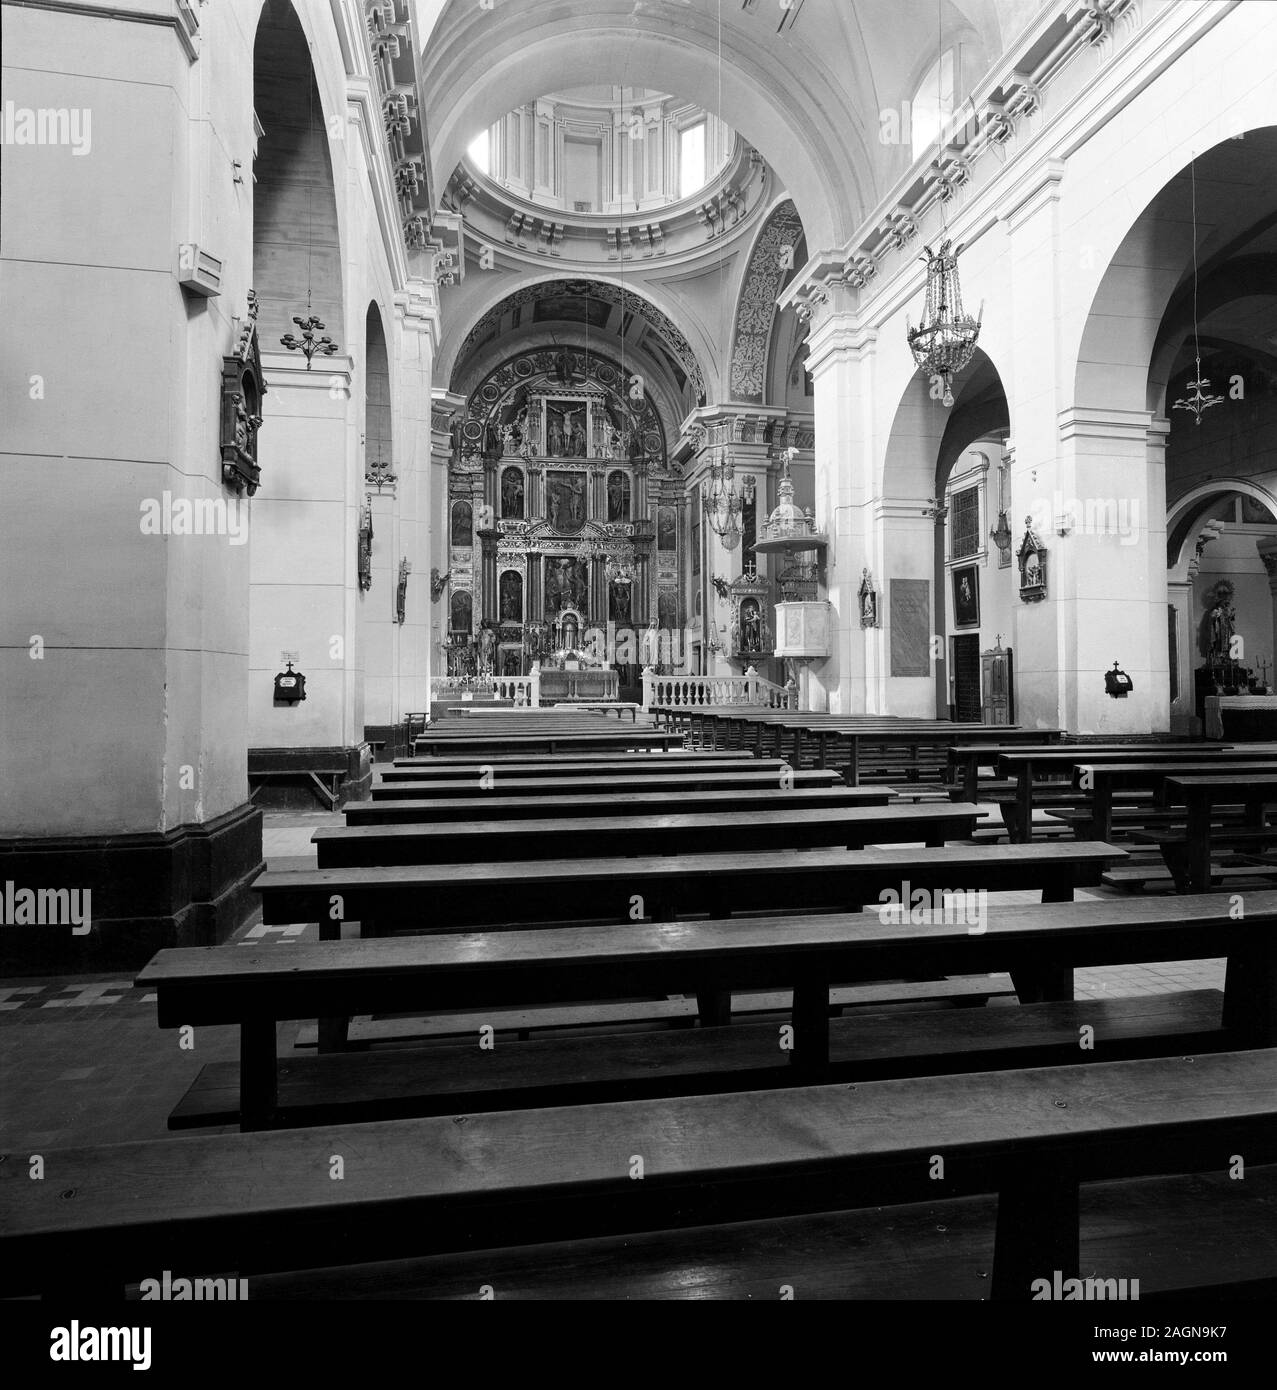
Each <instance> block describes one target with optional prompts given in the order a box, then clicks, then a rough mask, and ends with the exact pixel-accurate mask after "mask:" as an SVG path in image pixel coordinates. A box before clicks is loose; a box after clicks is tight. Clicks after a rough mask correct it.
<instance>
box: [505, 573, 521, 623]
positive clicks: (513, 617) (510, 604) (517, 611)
mask: <svg viewBox="0 0 1277 1390" xmlns="http://www.w3.org/2000/svg"><path fill="white" fill-rule="evenodd" d="M522 617H523V580H522V579H521V578H520V577H519V576H518V575H517V574H516V573H515V572H514V571H513V570H506V572H505V573H504V574H503V575H502V576H501V621H502V622H503V623H517V622H519V621H520V619H522Z"/></svg>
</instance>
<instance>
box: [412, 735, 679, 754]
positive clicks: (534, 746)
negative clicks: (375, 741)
mask: <svg viewBox="0 0 1277 1390" xmlns="http://www.w3.org/2000/svg"><path fill="white" fill-rule="evenodd" d="M682 746H683V735H682V734H676V733H670V732H669V731H668V730H656V729H635V730H633V731H623V730H619V729H617V730H614V731H612V732H609V733H594V732H591V733H582V732H578V733H553V732H549V731H547V732H545V733H527V734H502V733H497V732H495V731H494V732H492V733H486V732H485V733H464V734H444V733H440V732H438V731H437V730H427V731H426V732H425V733H424V734H418V735H417V739H416V742H415V744H414V748H415V749H416V751H417V752H418V753H425V754H428V755H435V754H440V755H446V754H448V753H449V752H453V753H460V752H465V753H487V752H493V753H515V752H541V753H557V752H561V751H562V752H567V751H571V750H587V751H588V750H590V749H599V748H617V749H630V748H657V749H662V750H664V749H668V748H681V747H682Z"/></svg>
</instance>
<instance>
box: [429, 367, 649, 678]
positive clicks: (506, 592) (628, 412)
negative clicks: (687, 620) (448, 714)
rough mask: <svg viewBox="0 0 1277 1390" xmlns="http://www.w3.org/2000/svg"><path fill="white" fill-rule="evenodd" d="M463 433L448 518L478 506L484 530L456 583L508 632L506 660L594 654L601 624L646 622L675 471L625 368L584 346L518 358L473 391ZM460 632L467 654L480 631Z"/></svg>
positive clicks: (512, 667)
mask: <svg viewBox="0 0 1277 1390" xmlns="http://www.w3.org/2000/svg"><path fill="white" fill-rule="evenodd" d="M461 440H462V445H461V457H460V459H458V460H456V461H455V462H454V464H453V467H452V468H451V470H450V472H449V506H450V512H449V515H450V516H451V514H452V510H451V509H452V508H454V507H455V506H456V504H457V503H458V502H468V503H469V504H470V506H471V508H472V509H473V513H474V516H475V518H476V525H475V529H474V534H473V544H472V545H470V546H464V545H456V544H453V545H452V546H451V547H450V554H449V562H450V565H451V567H452V571H453V588H454V591H457V592H465V593H468V594H470V595H471V596H472V600H473V612H474V616H475V621H474V627H475V629H476V634H481V633H482V632H483V631H484V630H487V629H491V630H492V631H493V632H494V634H495V636H496V650H495V652H494V653H493V665H494V668H495V669H496V670H497V671H498V672H499V673H501V674H526V673H527V672H528V671H529V670H530V669H531V666H532V664H533V663H534V662H540V663H541V664H542V666H543V667H547V668H548V667H551V666H555V665H560V664H563V663H565V662H570V661H572V660H581V659H582V654H581V650H580V643H581V641H582V640H583V639H584V637H585V634H586V633H587V631H588V630H589V629H592V628H605V627H606V626H607V625H608V624H609V623H612V624H615V626H616V627H617V628H625V627H632V628H636V629H638V628H643V627H646V626H647V624H648V622H649V620H650V618H651V616H653V615H654V612H655V608H656V566H655V564H654V563H653V562H654V556H655V545H656V512H657V499H658V497H659V496H660V494H661V491H662V488H661V484H662V483H663V482H664V481H666V480H667V479H668V477H669V476H670V471H669V469H668V467H667V462H666V453H665V431H664V428H663V426H662V423H661V419H660V416H659V414H658V412H657V410H656V407H655V405H654V404H653V403H652V401H651V400H650V399H649V398H646V397H643V396H640V397H638V398H637V399H631V397H630V393H629V390H628V388H627V378H626V377H625V376H624V375H623V373H622V372H621V370H620V369H619V367H617V366H616V365H615V364H613V363H611V362H609V361H607V360H606V359H604V358H600V357H598V356H596V355H594V354H588V355H587V354H585V353H581V352H574V351H549V350H545V351H537V352H530V353H526V354H523V355H521V356H519V357H515V358H513V359H511V360H509V361H507V362H506V363H504V364H503V365H502V366H501V367H500V368H498V369H497V370H496V371H495V372H493V373H492V374H491V375H490V376H489V377H488V378H487V379H486V380H485V381H484V382H483V383H482V384H481V385H480V386H479V388H478V389H477V390H476V391H475V392H474V393H473V394H472V395H471V397H470V400H469V402H468V405H467V409H466V415H465V419H464V422H463V424H462V427H461ZM649 488H650V492H649ZM484 507H490V508H491V509H492V520H491V523H490V528H489V529H485V528H484V526H483V525H482V524H481V521H480V518H481V517H482V515H483V508H484ZM464 538H465V537H464V536H461V535H459V536H457V537H455V538H454V537H452V536H450V540H453V539H458V540H460V539H464ZM451 640H452V645H453V649H454V651H455V650H456V649H457V648H461V647H465V646H467V645H474V644H475V643H476V642H477V640H478V636H477V635H476V637H474V638H467V636H466V635H465V634H462V633H460V632H456V633H453V634H452V635H451ZM622 659H624V658H622ZM452 660H453V664H456V665H458V666H460V665H463V664H466V660H467V659H466V658H465V657H463V656H461V655H460V654H459V653H458V654H457V655H456V656H454V657H453V659H452Z"/></svg>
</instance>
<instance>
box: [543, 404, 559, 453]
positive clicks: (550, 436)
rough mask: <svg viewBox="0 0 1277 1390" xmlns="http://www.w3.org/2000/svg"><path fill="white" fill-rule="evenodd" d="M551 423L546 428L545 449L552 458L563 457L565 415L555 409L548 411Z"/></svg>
mask: <svg viewBox="0 0 1277 1390" xmlns="http://www.w3.org/2000/svg"><path fill="white" fill-rule="evenodd" d="M547 415H548V421H549V423H548V424H547V425H546V429H545V451H546V453H547V454H549V455H550V457H551V458H556V459H557V458H562V457H563V417H562V416H561V415H559V414H557V413H556V412H555V411H549V412H548V413H547Z"/></svg>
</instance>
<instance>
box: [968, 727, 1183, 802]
mask: <svg viewBox="0 0 1277 1390" xmlns="http://www.w3.org/2000/svg"><path fill="white" fill-rule="evenodd" d="M1037 738H1038V736H1037V735H1034V736H1033V737H1032V738H1029V737H1024V736H1022V737H1020V738H1011V739H981V740H971V741H968V742H964V743H955V744H953V745H951V746H950V747H949V749H948V750H947V752H948V762H949V772H948V781H949V784H950V793H949V794H950V795H951V796H952V797H953V798H954V800H956V801H977V800H980V799H981V793H982V792H983V791H986V790H987V791H997V792H1001V791H1005V790H1007V787H1006V786H1005V785H1004V784H1001V783H1000V784H999V785H998V786H996V787H990V786H982V779H981V777H980V770H981V768H989V769H990V770H994V769H996V768H997V765H998V759H999V758H1000V757H1001V756H1002V754H1003V753H1019V754H1022V755H1024V754H1041V755H1047V754H1054V753H1071V752H1074V751H1075V750H1076V751H1077V752H1079V753H1082V754H1085V755H1086V758H1085V760H1086V761H1089V762H1100V761H1102V760H1103V756H1104V754H1105V753H1117V754H1121V755H1123V756H1124V755H1126V754H1127V753H1130V752H1132V751H1142V752H1145V753H1147V755H1148V757H1150V758H1156V757H1157V756H1158V755H1159V753H1160V752H1161V750H1163V749H1165V748H1180V747H1185V746H1187V745H1185V744H1184V743H1183V742H1182V741H1172V740H1171V739H1170V738H1169V737H1167V738H1165V739H1157V740H1154V739H1148V740H1143V741H1139V742H1135V741H1126V742H1123V743H1105V742H1102V741H1100V740H1097V741H1095V742H1093V743H1074V744H1064V743H1062V742H1061V741H1060V737H1059V735H1058V733H1057V735H1056V736H1055V737H1054V738H1052V737H1050V736H1049V735H1048V736H1046V737H1042V738H1041V740H1040V741H1036V740H1037ZM1193 747H1194V748H1195V749H1197V750H1198V751H1199V752H1201V754H1202V756H1205V748H1206V746H1205V745H1202V744H1194V745H1193ZM986 780H987V779H986ZM1012 785H1013V784H1012Z"/></svg>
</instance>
